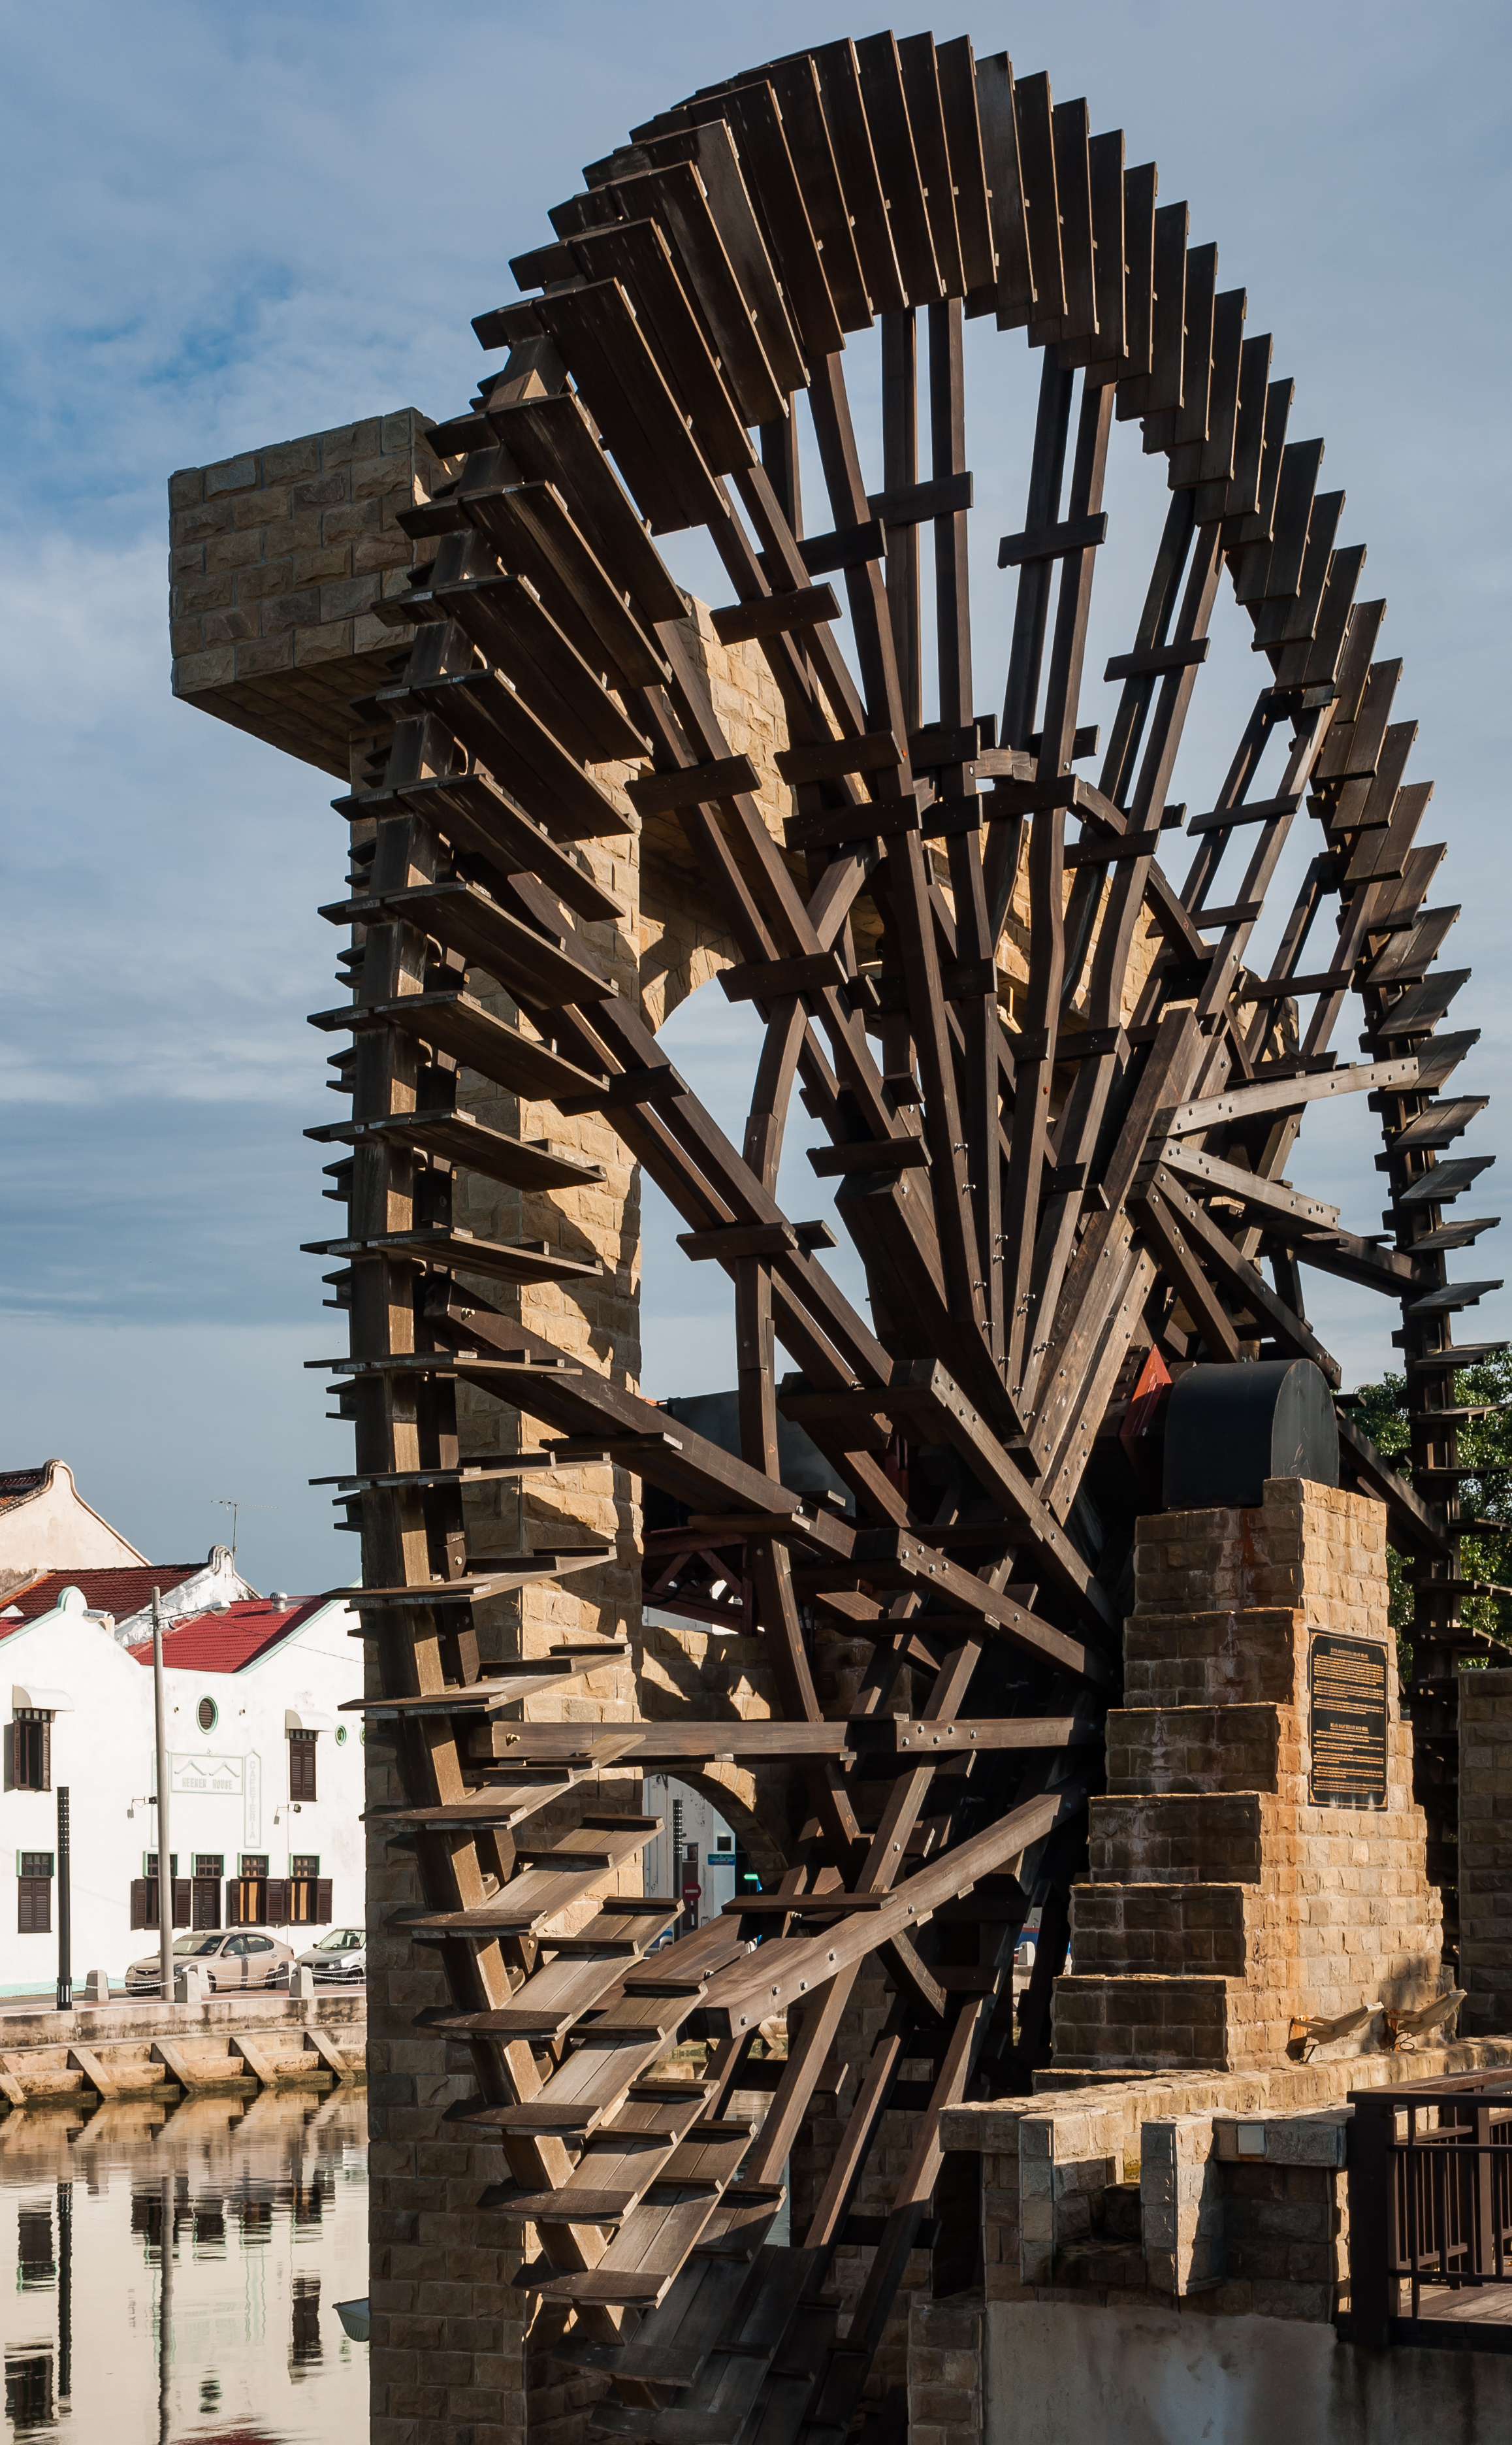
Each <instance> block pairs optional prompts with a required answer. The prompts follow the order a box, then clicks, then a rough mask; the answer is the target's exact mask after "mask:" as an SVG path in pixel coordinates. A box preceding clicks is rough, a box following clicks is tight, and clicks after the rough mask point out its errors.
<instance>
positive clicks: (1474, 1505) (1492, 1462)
mask: <svg viewBox="0 0 1512 2445" xmlns="http://www.w3.org/2000/svg"><path fill="white" fill-rule="evenodd" d="M1358 1397H1359V1407H1358V1408H1357V1409H1353V1411H1352V1412H1351V1415H1352V1418H1353V1422H1354V1423H1355V1424H1356V1425H1357V1426H1358V1427H1360V1428H1361V1429H1362V1430H1363V1431H1364V1433H1366V1434H1367V1435H1369V1437H1370V1439H1371V1441H1372V1444H1374V1446H1375V1447H1376V1449H1377V1451H1379V1452H1380V1453H1381V1454H1382V1456H1383V1457H1384V1458H1385V1459H1387V1460H1389V1461H1391V1462H1392V1463H1393V1465H1395V1466H1396V1467H1398V1468H1400V1469H1401V1470H1402V1472H1403V1474H1404V1475H1406V1474H1407V1472H1408V1470H1409V1465H1410V1461H1411V1456H1412V1439H1411V1434H1410V1431H1409V1427H1408V1422H1407V1414H1406V1413H1407V1378H1406V1377H1405V1376H1404V1375H1399V1374H1397V1373H1395V1372H1391V1371H1389V1372H1387V1374H1386V1375H1384V1376H1383V1377H1382V1379H1381V1381H1380V1382H1379V1383H1378V1384H1362V1385H1361V1386H1360V1388H1359V1396H1358ZM1454 1404H1455V1407H1456V1408H1461V1409H1484V1412H1485V1414H1484V1417H1475V1418H1467V1419H1465V1420H1462V1422H1461V1425H1460V1429H1459V1436H1460V1465H1461V1467H1462V1468H1469V1469H1473V1470H1474V1472H1475V1474H1474V1476H1473V1477H1468V1478H1466V1479H1465V1481H1464V1483H1463V1484H1462V1485H1461V1488H1460V1508H1461V1511H1462V1512H1463V1513H1464V1515H1465V1518H1466V1519H1469V1520H1485V1521H1506V1522H1507V1524H1508V1530H1509V1532H1512V1351H1506V1350H1501V1351H1497V1352H1496V1353H1494V1355H1493V1356H1491V1357H1490V1358H1484V1359H1482V1360H1481V1361H1480V1362H1479V1363H1478V1364H1477V1365H1476V1366H1474V1367H1462V1368H1461V1369H1460V1370H1459V1371H1458V1372H1457V1373H1456V1375H1455V1378H1454ZM1460 1552H1461V1570H1462V1575H1463V1576H1464V1577H1465V1578H1467V1579H1484V1580H1488V1581H1490V1582H1492V1583H1493V1584H1495V1583H1496V1582H1499V1581H1503V1580H1506V1579H1508V1578H1512V1544H1509V1542H1508V1540H1506V1539H1503V1538H1502V1537H1499V1536H1496V1535H1494V1534H1493V1535H1480V1536H1477V1535H1473V1534H1471V1535H1467V1536H1466V1537H1465V1539H1464V1540H1463V1542H1462V1544H1461V1548H1460ZM1460 1617H1461V1619H1462V1620H1463V1621H1464V1623H1465V1627H1466V1629H1468V1630H1474V1631H1478V1632H1479V1633H1481V1635H1482V1636H1483V1637H1484V1638H1485V1639H1487V1640H1494V1641H1496V1642H1498V1643H1499V1644H1501V1645H1503V1646H1506V1647H1512V1596H1500V1595H1495V1594H1490V1593H1487V1594H1486V1595H1484V1596H1465V1597H1464V1598H1463V1599H1462V1601H1461V1606H1460ZM1391 1622H1392V1626H1393V1627H1394V1629H1395V1630H1396V1633H1397V1644H1398V1647H1399V1649H1400V1651H1401V1658H1402V1670H1403V1672H1404V1674H1406V1673H1407V1672H1408V1671H1409V1670H1410V1668H1411V1650H1410V1647H1409V1644H1408V1643H1407V1641H1406V1640H1405V1639H1404V1637H1403V1633H1405V1632H1409V1631H1410V1629H1411V1625H1412V1587H1411V1581H1410V1578H1409V1565H1408V1563H1407V1561H1406V1559H1405V1558H1404V1557H1403V1556H1402V1555H1400V1554H1398V1553H1397V1552H1396V1551H1395V1549H1394V1548H1393V1549H1392V1552H1391Z"/></svg>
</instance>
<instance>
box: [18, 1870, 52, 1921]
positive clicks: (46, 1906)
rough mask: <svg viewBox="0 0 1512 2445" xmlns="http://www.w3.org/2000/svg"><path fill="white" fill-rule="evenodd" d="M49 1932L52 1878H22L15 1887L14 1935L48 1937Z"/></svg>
mask: <svg viewBox="0 0 1512 2445" xmlns="http://www.w3.org/2000/svg"><path fill="white" fill-rule="evenodd" d="M51 1932H52V1878H51V1877H50V1876H22V1877H21V1878H20V1880H19V1882H18V1884H17V1887H16V1933H17V1934H18V1935H50V1934H51Z"/></svg>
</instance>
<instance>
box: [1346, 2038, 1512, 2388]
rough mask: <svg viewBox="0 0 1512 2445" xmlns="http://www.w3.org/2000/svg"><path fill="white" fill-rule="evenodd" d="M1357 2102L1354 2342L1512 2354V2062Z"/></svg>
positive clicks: (1352, 2189) (1352, 2159) (1352, 2170)
mask: <svg viewBox="0 0 1512 2445" xmlns="http://www.w3.org/2000/svg"><path fill="white" fill-rule="evenodd" d="M1350 2102H1351V2104H1352V2105H1353V2109H1354V2119H1353V2130H1352V2131H1351V2134H1350V2151H1349V2217H1350V2231H1349V2254H1350V2320H1349V2334H1350V2340H1351V2341H1352V2342H1355V2343H1359V2344H1363V2345H1365V2346H1366V2347H1367V2348H1369V2349H1373V2350H1379V2349H1383V2348H1384V2347H1385V2346H1386V2345H1388V2344H1390V2343H1404V2342H1411V2343H1429V2344H1433V2345H1436V2346H1440V2347H1445V2348H1451V2349H1460V2350H1465V2349H1468V2350H1476V2351H1509V2350H1512V2070H1507V2069H1502V2070H1498V2071H1485V2072H1470V2073H1466V2074H1465V2075H1463V2076H1460V2077H1457V2078H1452V2079H1448V2080H1428V2081H1416V2082H1414V2083H1413V2084H1412V2085H1411V2086H1410V2087H1405V2088H1391V2089H1378V2088H1376V2089H1356V2090H1355V2091H1354V2092H1353V2095H1352V2097H1351V2100H1350ZM1468 2294H1480V2295H1484V2296H1485V2297H1484V2300H1477V2301H1471V2300H1469V2299H1466V2298H1465V2295H1468Z"/></svg>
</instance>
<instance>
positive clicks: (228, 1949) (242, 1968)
mask: <svg viewBox="0 0 1512 2445" xmlns="http://www.w3.org/2000/svg"><path fill="white" fill-rule="evenodd" d="M293 1957H294V1956H293V1953H292V1951H291V1950H290V1949H289V1946H288V1945H287V1944H284V1943H281V1942H280V1940H279V1938H278V1937H277V1936H276V1935H270V1934H269V1932H268V1931H267V1929H266V1928H263V1927H227V1928H208V1929H206V1930H204V1931H203V1932H200V1933H196V1934H193V1935H176V1936H175V1938H174V1953H173V1958H174V1968H175V1969H185V1968H186V1967H187V1966H188V1964H189V1963H190V1962H193V1963H194V1964H195V1966H196V1969H203V1970H204V1971H205V1972H206V1973H207V1978H206V1983H207V1985H208V1986H209V1988H210V1989H211V1991H212V1993H213V1994H216V1995H224V1994H226V1993H228V1992H229V1991H231V1990H233V1989H235V1990H244V1989H245V1988H249V1987H283V1986H286V1985H287V1984H288V1980H289V1963H290V1962H291V1961H292V1959H293ZM159 1972H160V1964H159V1958H158V1955H157V1953H156V1952H149V1953H147V1954H145V1955H144V1956H143V1958H142V1959H141V1960H140V1961H134V1962H133V1963H132V1964H131V1967H130V1969H128V1970H127V1971H126V1992H127V1994H128V1995H156V1994H157V1993H158V1992H159V1984H160V1977H159Z"/></svg>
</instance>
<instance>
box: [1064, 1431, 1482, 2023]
mask: <svg viewBox="0 0 1512 2445" xmlns="http://www.w3.org/2000/svg"><path fill="white" fill-rule="evenodd" d="M1385 1521H1386V1515H1385V1512H1384V1510H1383V1508H1382V1506H1381V1505H1380V1504H1379V1503H1377V1502H1372V1501H1371V1500H1369V1499H1368V1498H1367V1497H1365V1496H1363V1495H1359V1494H1350V1493H1343V1492H1340V1491H1338V1490H1336V1489H1335V1488H1331V1487H1326V1486H1321V1485H1314V1484H1305V1483H1304V1482H1302V1481H1301V1480H1299V1479H1295V1478H1286V1479H1272V1480H1271V1481H1270V1482H1269V1483H1268V1484H1267V1485H1266V1487H1265V1490H1264V1500H1263V1502H1262V1503H1261V1506H1260V1509H1259V1510H1258V1511H1241V1510H1215V1511H1194V1512H1177V1513H1171V1514H1167V1515H1165V1516H1162V1517H1156V1518H1152V1519H1147V1520H1144V1521H1141V1523H1140V1531H1139V1540H1138V1543H1137V1546H1136V1549H1135V1558H1134V1561H1135V1606H1134V1612H1133V1614H1132V1615H1131V1616H1130V1617H1129V1620H1128V1622H1127V1623H1126V1625H1125V1633H1124V1654H1125V1684H1126V1686H1125V1704H1124V1706H1123V1707H1122V1708H1119V1709H1117V1710H1115V1711H1114V1712H1112V1713H1111V1714H1110V1716H1109V1718H1108V1793H1107V1796H1106V1797H1105V1798H1099V1799H1094V1800H1093V1801H1092V1803H1091V1810H1090V1825H1089V1847H1090V1862H1091V1874H1090V1876H1088V1877H1087V1878H1086V1879H1084V1880H1083V1881H1082V1882H1080V1883H1079V1884H1078V1885H1077V1886H1076V1887H1075V1888H1074V1890H1073V1897H1072V1959H1071V1970H1070V1974H1069V1975H1068V1976H1066V1977H1064V1978H1062V1979H1061V1980H1060V1981H1059V1982H1058V1984H1057V1987H1056V1990H1055V2062H1056V2065H1057V2067H1060V2068H1064V2069H1067V2070H1109V2069H1114V2068H1122V2067H1126V2066H1127V2067H1129V2068H1136V2067H1137V2068H1141V2069H1145V2070H1153V2069H1156V2068H1164V2067H1167V2066H1169V2067H1179V2068H1182V2069H1186V2070H1193V2071H1196V2070H1208V2069H1210V2070H1223V2071H1232V2070H1248V2069H1257V2068H1259V2067H1260V2066H1261V2065H1264V2064H1271V2063H1279V2062H1284V2061H1285V2060H1286V2057H1287V2053H1288V2048H1289V2046H1291V2047H1292V2048H1293V2049H1297V2048H1298V2047H1299V2046H1300V2045H1301V2044H1304V2043H1305V2044H1317V2043H1323V2044H1339V2045H1343V2046H1346V2047H1348V2048H1350V2049H1351V2050H1353V2051H1361V2050H1363V2049H1365V2048H1366V2047H1369V2046H1373V2045H1378V2044H1379V2040H1380V2028H1379V2024H1378V2022H1375V2023H1374V2024H1372V2023H1370V2022H1367V2023H1364V2024H1362V2025H1360V2027H1359V2028H1357V2029H1356V2030H1353V2031H1352V2032H1349V2033H1347V2034H1344V2035H1341V2036H1340V2037H1339V2038H1338V2039H1336V2040H1331V2039H1329V2038H1328V2037H1327V2035H1326V2034H1325V2035H1323V2036H1321V2037H1320V2036H1319V2035H1318V2033H1317V2032H1316V2030H1315V2032H1314V2033H1313V2035H1312V2036H1311V2037H1310V2038H1309V2039H1307V2040H1305V2041H1304V2040H1303V2039H1302V2038H1301V2037H1300V2035H1299V2034H1298V2035H1297V2036H1296V2037H1294V2036H1293V2024H1294V2023H1295V2022H1300V2021H1311V2022H1314V2023H1321V2024H1327V2023H1331V2022H1334V2021H1336V2020H1340V2019H1343V2018H1345V2017H1347V2016H1348V2015H1350V2014H1351V2013H1353V2012H1357V2011H1359V2010H1361V2009H1362V2008H1363V2007H1365V2006H1371V2007H1372V2008H1373V2007H1398V2008H1411V2007H1412V2006H1416V2005H1420V2004H1424V2003H1428V2002H1429V2001H1431V1999H1432V1998H1433V1997H1434V1996H1435V1995H1437V1994H1438V1993H1439V1991H1440V1989H1441V1987H1442V1985H1443V1983H1444V1981H1443V1972H1442V1964H1441V1960H1440V1911H1439V1901H1438V1896H1437V1894H1436V1893H1435V1891H1434V1889H1433V1888H1432V1887H1431V1886H1430V1885H1429V1883H1428V1876H1427V1872H1426V1853H1425V1840H1426V1835H1425V1826H1424V1820H1423V1813H1422V1811H1421V1809H1419V1808H1417V1807H1416V1806H1415V1805H1414V1804H1413V1801H1412V1796H1411V1795H1412V1755H1411V1733H1410V1731H1409V1729H1408V1727H1407V1726H1406V1725H1404V1724H1403V1722H1402V1720H1401V1709H1400V1704H1399V1692H1398V1683H1397V1668H1396V1649H1395V1641H1394V1638H1393V1636H1392V1633H1391V1629H1390V1627H1389V1624H1388V1619H1387V1599H1388V1583H1387V1560H1386V1524H1385ZM1319 1633H1331V1634H1333V1635H1334V1636H1335V1637H1337V1636H1339V1635H1340V1634H1342V1635H1343V1636H1344V1637H1346V1638H1348V1639H1351V1640H1357V1641H1360V1642H1362V1643H1363V1651H1362V1652H1361V1654H1360V1655H1359V1656H1358V1657H1357V1658H1355V1657H1353V1656H1348V1657H1346V1659H1345V1661H1346V1663H1347V1664H1349V1665H1350V1667H1351V1669H1354V1668H1355V1667H1357V1669H1358V1670H1359V1671H1360V1672H1361V1673H1362V1674H1363V1675H1365V1676H1366V1677H1370V1676H1372V1675H1373V1677H1374V1680H1375V1684H1376V1689H1377V1691H1378V1693H1379V1694H1382V1695H1384V1700H1385V1708H1386V1735H1385V1758H1384V1765H1385V1787H1384V1791H1383V1793H1382V1795H1381V1801H1380V1804H1378V1805H1371V1806H1360V1805H1353V1804H1338V1803H1337V1802H1335V1801H1329V1800H1328V1799H1326V1798H1324V1797H1321V1796H1319V1795H1320V1792H1321V1791H1322V1790H1324V1789H1326V1783H1327V1761H1326V1756H1325V1755H1324V1754H1323V1753H1321V1752H1320V1754H1319V1755H1318V1756H1317V1757H1316V1758H1315V1752H1314V1746H1313V1736H1314V1728H1315V1727H1314V1722H1313V1717H1312V1713H1311V1709H1310V1701H1309V1670H1310V1665H1311V1663H1312V1661H1313V1650H1314V1646H1315V1642H1316V1637H1317V1635H1318V1634H1319ZM1377 1657H1378V1659H1379V1670H1377V1668H1376V1661H1375V1659H1376V1658H1377ZM1360 1686H1361V1688H1362V1689H1363V1688H1364V1686H1365V1685H1364V1681H1363V1680H1362V1682H1361V1684H1360ZM1319 1720H1320V1721H1321V1719H1319Z"/></svg>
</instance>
